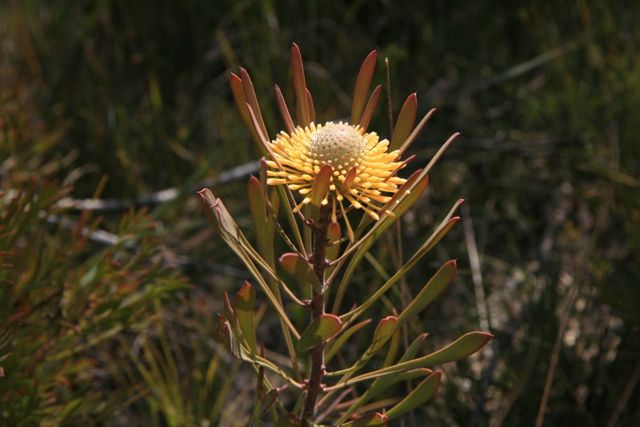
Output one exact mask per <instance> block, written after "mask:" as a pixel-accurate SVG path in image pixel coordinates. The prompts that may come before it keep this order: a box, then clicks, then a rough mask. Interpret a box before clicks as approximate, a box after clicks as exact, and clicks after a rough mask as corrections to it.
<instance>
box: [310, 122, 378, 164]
mask: <svg viewBox="0 0 640 427" xmlns="http://www.w3.org/2000/svg"><path fill="white" fill-rule="evenodd" d="M366 148H367V146H366V142H365V140H364V137H363V136H362V135H361V134H360V132H358V130H357V129H356V128H355V127H354V126H350V125H348V124H346V123H337V124H336V123H331V122H329V123H327V124H326V125H325V126H324V127H322V129H319V130H318V131H316V132H315V133H314V134H313V135H311V144H310V145H309V151H308V153H307V154H308V155H309V157H311V159H312V160H313V163H314V164H316V165H326V164H328V165H331V166H332V167H333V170H334V171H341V170H344V171H348V170H349V169H350V168H351V167H353V166H357V165H358V164H360V161H361V160H362V157H363V156H364V153H365V151H366ZM343 173H344V172H343Z"/></svg>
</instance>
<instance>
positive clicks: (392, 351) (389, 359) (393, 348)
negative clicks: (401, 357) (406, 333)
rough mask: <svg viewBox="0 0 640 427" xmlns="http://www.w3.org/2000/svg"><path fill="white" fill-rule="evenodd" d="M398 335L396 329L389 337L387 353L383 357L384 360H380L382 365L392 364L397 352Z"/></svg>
mask: <svg viewBox="0 0 640 427" xmlns="http://www.w3.org/2000/svg"><path fill="white" fill-rule="evenodd" d="M400 335H401V334H400V330H396V332H395V333H394V334H393V336H392V337H391V341H390V342H389V349H388V350H387V355H386V356H385V357H384V362H382V366H383V367H384V366H389V365H392V364H393V362H394V360H396V354H398V348H399V347H400Z"/></svg>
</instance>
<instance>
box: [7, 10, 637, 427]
mask: <svg viewBox="0 0 640 427" xmlns="http://www.w3.org/2000/svg"><path fill="white" fill-rule="evenodd" d="M638 22H640V6H639V5H638V4H636V3H634V2H626V1H622V0H613V1H605V0H601V1H597V0H593V1H586V0H575V1H568V2H548V3H543V2H525V1H517V2H509V3H508V5H507V3H504V4H503V3H501V4H498V3H496V2H476V1H460V2H446V1H434V2H409V1H399V2H385V1H371V2H364V1H355V2H352V3H350V4H348V3H346V2H331V1H309V2H304V3H303V2H293V1H275V0H274V1H217V2H210V1H197V0H188V1H183V2H155V1H137V2H127V1H122V0H99V1H71V0H57V1H54V2H40V1H36V0H23V1H18V0H14V1H9V2H2V3H0V174H1V179H2V182H1V186H2V192H3V195H2V198H1V199H0V209H1V210H0V221H1V222H0V262H1V265H0V283H1V287H0V325H2V327H1V328H0V366H1V367H2V371H0V373H2V376H1V377H0V420H1V421H0V424H3V425H10V426H19V425H25V426H28V425H38V424H42V425H88V424H103V425H150V424H151V425H175V426H179V425H216V424H220V425H244V423H246V421H247V420H248V417H249V416H250V414H251V409H252V408H251V406H252V399H253V397H252V396H251V395H250V390H251V387H252V386H253V384H254V381H255V378H254V376H253V374H252V373H251V372H249V371H248V370H245V369H244V368H243V369H240V370H238V365H237V363H236V362H235V361H234V360H232V358H231V357H230V356H229V355H228V354H226V353H224V351H222V350H220V348H219V347H218V346H217V344H216V343H215V342H214V340H213V336H214V329H215V325H214V313H215V312H216V311H219V310H220V308H221V299H220V296H221V294H222V292H223V291H224V290H230V291H235V290H236V289H238V288H239V286H240V284H241V278H243V277H245V276H246V272H244V271H243V270H242V269H241V267H240V266H239V265H238V263H237V261H235V260H234V257H233V256H232V254H231V253H229V251H228V250H227V249H225V248H224V246H223V244H222V242H220V241H219V239H218V238H217V237H216V236H215V235H213V233H212V231H210V229H209V228H208V225H207V223H206V220H205V217H204V215H203V214H202V212H201V210H200V208H199V205H198V202H197V201H196V200H195V197H194V196H193V194H192V193H191V192H190V191H184V192H181V196H180V197H178V198H176V199H173V200H171V201H169V202H167V203H162V204H159V205H152V206H150V207H149V208H148V209H144V208H140V207H136V208H131V209H110V210H99V211H91V210H86V209H85V210H82V209H81V210H78V209H73V208H65V207H64V206H66V205H61V204H60V203H59V201H60V200H61V199H64V198H65V197H73V198H76V199H83V198H92V197H93V198H102V199H109V198H124V199H132V200H136V199H138V198H140V197H142V195H144V194H147V193H148V192H152V191H158V190H161V189H164V188H168V187H175V188H177V189H179V190H180V189H184V190H187V189H191V188H192V187H193V186H194V185H195V184H196V183H198V182H199V181H201V180H203V179H206V178H212V177H215V176H217V175H218V174H219V173H220V172H221V171H224V170H227V169H229V168H232V167H235V166H238V165H241V164H244V163H247V162H249V161H252V160H255V159H256V158H257V156H258V151H257V149H256V148H255V147H254V146H253V143H252V142H251V139H250V137H249V134H248V132H247V131H246V130H245V129H244V127H243V125H242V123H241V120H240V119H239V117H238V115H237V113H236V111H235V106H234V105H233V102H232V98H231V94H230V91H229V89H228V75H229V72H230V71H233V70H234V69H235V68H236V67H237V66H238V65H242V66H244V67H246V68H247V69H248V70H249V71H250V73H251V75H252V78H253V81H254V84H255V87H256V91H257V92H258V96H259V99H260V101H261V104H262V109H263V114H264V116H265V119H266V121H267V127H268V128H269V130H270V132H271V133H272V134H273V132H275V131H276V130H278V129H279V128H280V126H281V125H282V124H281V123H280V122H279V121H278V120H277V118H276V114H275V107H276V105H275V101H274V98H273V94H272V88H273V83H274V82H276V83H278V84H280V86H281V87H283V89H284V91H285V95H288V99H292V97H291V87H290V84H289V77H290V76H289V74H288V64H289V58H288V52H289V45H290V42H291V41H296V42H298V43H299V44H300V46H301V48H302V51H303V57H304V59H305V61H306V71H307V80H308V85H309V87H310V90H311V92H312V93H313V95H314V99H315V102H316V106H317V107H316V108H317V110H318V117H319V118H320V120H321V121H324V120H330V119H338V118H343V117H346V116H347V114H348V111H349V105H348V99H349V95H350V93H351V90H352V85H353V80H354V76H355V74H356V72H357V69H358V67H359V65H360V62H361V60H362V58H364V56H365V55H366V53H367V52H368V51H370V50H371V49H373V48H377V49H379V50H380V53H381V54H382V56H383V57H384V56H386V57H388V58H389V60H390V63H391V67H390V76H391V86H392V101H393V110H394V111H395V112H397V110H398V108H399V107H400V105H401V103H402V101H403V99H404V98H405V97H406V96H407V95H408V94H409V93H411V92H413V91H417V92H418V99H419V101H420V108H421V111H422V112H426V111H427V109H428V108H430V107H437V108H438V110H439V111H438V113H437V114H436V116H435V118H434V119H433V120H432V121H431V123H430V124H429V125H428V126H427V128H426V129H425V131H424V132H423V134H422V136H421V137H420V138H419V140H418V141H417V142H416V143H415V144H414V146H413V147H412V153H414V154H416V155H417V158H416V159H415V160H414V161H413V163H412V166H411V167H412V168H416V167H418V166H419V165H421V164H423V163H424V162H425V161H427V160H428V159H429V157H430V156H431V155H432V154H433V153H434V151H435V150H436V149H437V148H438V147H439V144H440V143H441V142H442V141H443V140H444V139H445V138H446V137H447V136H448V135H449V134H450V133H451V132H453V131H456V130H459V131H462V133H463V137H462V138H461V139H460V140H459V141H458V142H456V144H455V145H454V148H453V149H452V150H450V152H448V153H447V155H446V156H445V159H444V160H443V161H442V162H440V163H439V165H438V166H437V167H436V169H435V171H434V173H433V175H432V177H431V189H430V190H429V193H428V197H426V198H425V199H424V200H423V201H422V202H421V204H420V206H419V208H418V209H415V210H414V211H412V212H411V213H410V214H409V215H407V217H406V220H405V221H404V223H403V224H402V230H401V232H402V235H403V237H404V242H405V245H406V248H407V251H408V250H409V249H410V248H411V247H413V246H414V245H415V244H417V243H416V242H417V241H419V239H420V237H422V236H424V235H425V234H427V233H429V232H430V230H431V226H432V225H433V223H434V222H435V221H437V220H438V219H439V218H441V217H442V216H443V215H444V212H446V210H447V209H448V207H449V206H450V205H451V203H452V202H453V201H454V200H456V199H457V198H459V197H463V198H465V199H466V210H465V211H464V212H463V214H464V221H466V224H465V225H466V227H463V226H459V227H457V228H456V229H454V231H453V232H452V233H451V234H450V235H449V236H447V238H446V239H445V241H444V242H443V243H442V244H441V245H440V246H439V248H438V250H439V253H437V254H436V255H435V256H433V255H432V256H431V258H430V259H428V260H427V261H426V262H424V263H423V264H422V266H421V267H418V268H416V269H415V271H414V272H413V275H412V279H411V280H409V281H408V283H406V284H405V285H404V286H403V287H402V288H401V290H400V291H398V293H397V294H394V295H389V301H388V303H389V304H392V305H393V304H395V305H397V306H399V304H401V301H403V300H404V299H403V298H405V297H406V294H405V295H403V293H407V292H409V293H411V292H415V290H416V288H417V285H419V284H421V283H422V281H423V280H422V278H423V277H425V276H427V275H430V274H431V273H432V272H433V271H434V270H435V268H436V267H437V266H438V265H439V264H440V263H441V262H442V261H443V260H444V259H446V258H447V257H457V258H458V265H459V266H460V267H461V270H462V273H463V274H461V276H460V277H459V278H458V279H457V282H456V285H455V286H454V287H453V289H452V290H450V292H449V293H448V294H447V295H446V296H445V297H444V298H443V299H442V301H441V302H440V303H439V304H438V305H437V306H436V307H434V310H431V311H430V312H429V314H428V315H425V316H424V317H423V318H421V319H416V322H418V324H419V326H420V329H425V330H427V331H429V332H430V333H431V337H430V338H429V340H432V342H431V343H429V340H427V346H428V348H434V347H435V346H436V345H437V344H442V343H444V342H447V341H448V340H449V339H450V338H451V337H453V336H457V335H458V334H459V333H461V332H463V331H465V330H468V329H469V328H470V327H479V326H478V324H479V323H480V324H482V322H489V324H490V327H491V330H492V332H494V333H495V334H496V337H497V338H496V340H494V341H493V344H492V347H491V349H490V351H488V352H485V353H483V354H482V355H479V356H478V357H476V358H475V359H472V360H471V361H470V362H468V363H467V362H465V363H462V362H461V363H458V364H456V365H455V366H448V367H445V382H444V391H442V390H441V393H440V394H439V396H438V397H437V398H436V399H435V400H434V401H433V402H432V403H431V404H429V405H427V406H426V407H425V408H422V409H419V410H417V411H415V413H414V414H412V416H411V417H408V418H407V419H406V420H405V421H404V422H405V423H406V424H405V425H423V424H424V423H425V422H427V421H428V422H429V423H430V424H432V425H470V426H475V425H479V426H485V425H490V426H498V425H531V424H532V422H533V420H534V419H535V417H536V415H537V413H538V410H539V406H540V401H541V397H542V395H543V390H544V386H545V382H546V381H547V373H548V371H549V368H550V365H551V363H550V362H551V361H552V360H553V359H554V357H557V368H556V370H555V376H554V379H553V382H552V383H551V388H550V394H549V401H548V407H547V410H546V415H545V425H561V424H562V423H569V424H571V425H574V424H579V425H589V426H591V425H592V426H596V425H611V426H614V425H622V426H632V425H637V424H638V422H640V401H639V400H638V389H639V386H638V379H639V377H640V359H639V358H638V354H640V333H639V332H640V315H639V313H640V310H639V309H638V301H640V287H639V286H638V284H639V281H640V259H639V258H640V257H639V254H640V178H639V176H640V174H639V171H640V144H639V143H638V142H637V135H638V133H640V124H639V122H638V119H637V118H638V117H640V62H639V61H638V60H637V58H638V57H639V56H640V33H638V31H637V25H638ZM376 81H378V82H384V68H383V67H382V66H380V67H379V70H378V73H377V74H376ZM371 128H372V129H377V130H378V133H380V134H381V135H385V136H388V134H389V128H388V119H387V114H386V112H385V109H384V108H380V109H379V111H378V113H377V115H376V116H375V118H374V122H373V124H372V126H371ZM245 179H246V178H243V179H241V180H239V181H237V182H230V183H226V184H224V185H221V186H218V187H216V188H215V189H214V191H215V192H216V194H217V195H218V196H223V197H224V198H225V203H226V204H227V205H228V206H229V207H230V209H231V210H232V212H233V213H234V214H235V215H236V216H237V217H238V218H239V223H240V224H241V225H243V224H246V223H247V221H248V209H247V206H246V202H245V200H244V196H243V195H244V183H245ZM392 243H393V242H392V241H391V240H389V245H391V244H392ZM473 243H475V245H474V244H473ZM389 245H381V246H379V247H378V248H377V249H376V250H375V251H374V253H373V254H372V255H374V257H375V259H376V260H377V261H378V262H379V264H380V265H381V266H382V267H383V268H385V269H386V270H387V271H388V270H390V269H392V268H393V265H394V264H393V260H392V259H391V256H390V253H391V252H392V251H391V248H390V246H389ZM474 246H475V247H477V254H478V257H479V260H480V263H479V266H480V269H479V270H478V271H475V273H476V274H475V277H473V276H474V275H473V274H472V273H474V271H472V269H471V267H470V263H469V253H470V252H471V254H472V256H473V254H474V253H475V252H476V251H475V250H474ZM283 250H284V248H283ZM478 273H481V275H478ZM380 280H381V279H380V277H379V272H378V271H377V270H376V269H371V270H370V271H363V272H361V274H360V275H358V276H357V277H356V278H355V280H354V283H353V285H352V286H351V288H350V290H349V295H347V302H349V303H351V302H355V301H356V300H357V296H358V295H359V294H361V293H363V292H365V293H366V292H370V287H371V286H372V284H376V283H379V282H380ZM412 280H415V283H413V282H412ZM413 285H416V286H413ZM474 285H475V286H474ZM479 290H481V291H482V292H479ZM484 307H486V308H488V318H483V315H482V313H483V308H484ZM371 314H372V316H375V315H376V313H371ZM563 320H566V328H565V327H564V323H565V322H563ZM417 326H418V325H416V327H417ZM559 328H561V332H562V333H561V334H560V338H559V341H558V343H559V344H560V345H559V347H557V344H556V341H557V339H558V333H559V332H558V331H559ZM276 331H277V325H276V323H275V319H265V320H264V321H263V325H262V327H261V330H260V336H261V337H262V338H261V340H262V341H264V342H265V343H267V345H268V346H269V347H270V348H271V349H274V350H277V349H279V348H281V347H282V346H283V343H282V342H281V339H279V338H278V337H277V336H276V335H275V334H276ZM354 345H357V342H356V343H355V344H354ZM556 347H557V348H558V351H556V350H555V348H556ZM347 356H348V354H346V355H345V356H344V357H347ZM249 385H251V386H249Z"/></svg>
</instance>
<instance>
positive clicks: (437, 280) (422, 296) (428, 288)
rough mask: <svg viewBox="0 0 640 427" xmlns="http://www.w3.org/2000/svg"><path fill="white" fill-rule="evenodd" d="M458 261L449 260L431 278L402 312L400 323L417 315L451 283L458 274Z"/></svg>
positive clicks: (400, 324)
mask: <svg viewBox="0 0 640 427" xmlns="http://www.w3.org/2000/svg"><path fill="white" fill-rule="evenodd" d="M456 271H457V268H456V261H455V260H449V261H447V262H445V263H444V265H443V266H442V267H440V269H439V270H438V271H437V272H436V273H435V274H434V275H433V276H432V277H431V279H429V281H428V282H427V284H426V285H424V287H423V288H422V290H421V291H420V292H419V293H418V295H416V297H415V298H414V299H413V301H411V302H410V303H409V305H408V306H407V307H406V308H405V309H404V310H403V311H402V313H400V316H399V317H398V325H399V326H402V325H403V324H404V323H405V322H406V321H407V320H408V319H411V318H412V317H415V316H416V315H417V314H418V313H420V312H421V311H422V310H424V309H425V308H426V307H427V306H428V305H429V304H431V302H432V301H434V300H435V299H436V298H437V297H438V296H440V294H441V293H442V292H443V291H444V290H445V289H446V288H447V286H449V283H451V281H452V280H453V278H454V276H455V275H456Z"/></svg>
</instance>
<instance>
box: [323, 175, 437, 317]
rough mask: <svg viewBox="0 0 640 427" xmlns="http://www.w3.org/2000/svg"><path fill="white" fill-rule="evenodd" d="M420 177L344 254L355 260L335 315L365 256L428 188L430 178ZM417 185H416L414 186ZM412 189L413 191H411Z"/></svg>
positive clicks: (409, 182)
mask: <svg viewBox="0 0 640 427" xmlns="http://www.w3.org/2000/svg"><path fill="white" fill-rule="evenodd" d="M419 175H420V171H416V172H414V174H413V175H411V177H409V179H408V180H407V182H405V183H404V184H403V186H402V187H400V189H399V190H398V191H397V192H396V194H395V195H394V196H393V197H392V198H391V200H390V201H389V202H388V203H387V204H386V205H385V208H383V211H384V212H387V211H388V213H384V214H383V215H382V217H381V218H380V220H378V221H376V222H375V223H374V225H373V227H371V229H370V230H369V231H368V232H367V233H366V234H365V235H364V236H363V237H362V238H361V239H360V240H359V241H358V242H357V243H356V244H354V245H353V246H351V248H349V249H348V250H347V251H345V253H343V254H342V257H346V256H347V255H349V254H350V253H353V258H352V259H351V261H350V262H349V264H348V265H347V268H346V270H345V272H344V274H343V276H342V279H341V280H340V284H339V285H338V290H337V292H336V298H335V301H334V303H333V309H332V310H331V311H332V312H333V313H338V311H339V309H340V304H342V299H343V298H344V293H345V292H346V289H347V284H348V283H349V282H350V281H351V277H352V276H353V273H354V272H355V270H356V267H357V266H358V264H359V263H360V261H361V260H362V258H364V256H365V254H366V253H367V252H368V251H369V249H370V248H371V246H373V244H374V243H375V242H376V240H378V239H379V238H380V236H382V234H383V233H384V232H385V231H386V230H387V229H388V228H389V227H390V226H391V225H392V224H393V223H394V222H395V221H396V220H397V219H398V218H399V217H400V216H402V214H403V213H404V212H406V211H407V209H409V208H410V207H411V206H412V205H413V203H415V202H416V201H417V200H418V198H419V197H420V196H421V195H422V193H423V192H424V190H425V189H426V188H427V185H428V183H429V178H428V177H427V176H424V177H422V178H421V179H420V181H419V182H416V181H417V180H418V177H419ZM414 184H415V185H414ZM410 189H411V190H410Z"/></svg>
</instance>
